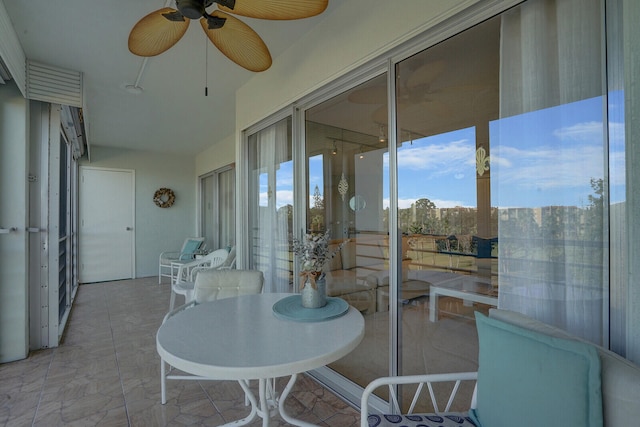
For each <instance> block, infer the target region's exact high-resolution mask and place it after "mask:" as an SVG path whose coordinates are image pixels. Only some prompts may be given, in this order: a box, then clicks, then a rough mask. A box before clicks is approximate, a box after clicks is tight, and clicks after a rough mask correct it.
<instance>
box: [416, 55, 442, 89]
mask: <svg viewBox="0 0 640 427" xmlns="http://www.w3.org/2000/svg"><path fill="white" fill-rule="evenodd" d="M444 66H445V62H444V61H443V60H442V59H440V60H438V61H433V62H429V63H427V64H424V65H422V66H420V67H418V68H417V69H416V70H415V71H414V72H412V73H411V75H410V76H409V77H408V78H407V84H406V86H407V88H409V89H413V88H416V87H418V86H422V85H429V84H431V82H433V81H434V80H435V79H436V77H438V76H439V75H440V74H441V73H442V72H443V71H444Z"/></svg>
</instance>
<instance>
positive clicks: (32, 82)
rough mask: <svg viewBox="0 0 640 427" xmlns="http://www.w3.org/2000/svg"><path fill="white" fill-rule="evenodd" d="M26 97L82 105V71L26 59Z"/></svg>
mask: <svg viewBox="0 0 640 427" xmlns="http://www.w3.org/2000/svg"><path fill="white" fill-rule="evenodd" d="M27 98H28V99H33V100H37V101H44V102H50V103H52V104H62V105H70V106H72V107H82V73H80V72H79V71H71V70H65V69H62V68H57V67H53V66H51V65H45V64H40V63H37V62H33V61H27Z"/></svg>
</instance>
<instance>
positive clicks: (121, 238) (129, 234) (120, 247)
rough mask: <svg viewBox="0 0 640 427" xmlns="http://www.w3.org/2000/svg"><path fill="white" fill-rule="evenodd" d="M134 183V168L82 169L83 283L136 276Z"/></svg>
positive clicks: (80, 274) (80, 226)
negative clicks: (132, 169)
mask: <svg viewBox="0 0 640 427" xmlns="http://www.w3.org/2000/svg"><path fill="white" fill-rule="evenodd" d="M134 185H135V173H134V171H131V170H121V169H100V168H88V167H81V168H80V188H79V190H80V195H79V196H80V197H79V199H80V201H79V205H80V212H79V219H80V221H79V222H80V224H79V228H80V232H79V236H78V237H79V251H78V257H79V260H80V271H79V277H80V282H81V283H90V282H104V281H107V280H119V279H130V278H134V277H135V272H134V271H135V270H134V268H135V255H134V247H135V233H134V229H133V225H134V218H135V217H134V191H135V187H134Z"/></svg>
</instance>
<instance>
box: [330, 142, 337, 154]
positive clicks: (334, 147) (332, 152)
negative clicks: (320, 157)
mask: <svg viewBox="0 0 640 427" xmlns="http://www.w3.org/2000/svg"><path fill="white" fill-rule="evenodd" d="M331 154H333V155H334V156H335V155H336V154H338V147H336V141H335V140H334V141H333V149H332V150H331Z"/></svg>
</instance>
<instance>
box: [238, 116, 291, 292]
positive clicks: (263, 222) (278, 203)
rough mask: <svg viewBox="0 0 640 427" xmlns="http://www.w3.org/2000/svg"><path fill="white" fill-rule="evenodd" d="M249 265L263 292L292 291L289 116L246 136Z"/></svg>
mask: <svg viewBox="0 0 640 427" xmlns="http://www.w3.org/2000/svg"><path fill="white" fill-rule="evenodd" d="M248 151H249V171H250V172H249V224H250V228H249V242H250V246H249V267H250V268H252V269H258V270H261V271H262V272H263V273H264V279H265V281H264V289H265V292H291V291H292V290H293V260H292V255H291V252H290V250H289V241H290V240H291V236H292V225H293V223H292V220H293V160H292V157H291V119H290V118H286V119H283V120H281V121H279V122H278V123H276V124H274V125H272V126H269V127H267V128H266V129H263V130H260V131H258V132H256V133H254V134H252V135H249V140H248Z"/></svg>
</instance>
